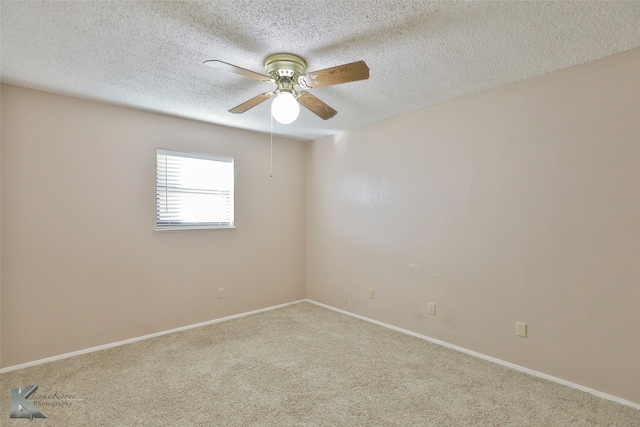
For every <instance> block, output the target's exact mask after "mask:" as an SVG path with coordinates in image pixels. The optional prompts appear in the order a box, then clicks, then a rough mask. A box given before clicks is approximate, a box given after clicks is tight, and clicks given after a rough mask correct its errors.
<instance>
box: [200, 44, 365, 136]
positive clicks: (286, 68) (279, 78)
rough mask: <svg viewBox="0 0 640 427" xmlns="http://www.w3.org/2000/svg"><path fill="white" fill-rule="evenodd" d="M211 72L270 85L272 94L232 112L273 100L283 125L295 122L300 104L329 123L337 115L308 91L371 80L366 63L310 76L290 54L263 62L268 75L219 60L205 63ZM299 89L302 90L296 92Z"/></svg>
mask: <svg viewBox="0 0 640 427" xmlns="http://www.w3.org/2000/svg"><path fill="white" fill-rule="evenodd" d="M204 64H205V65H208V66H209V67H212V68H218V69H221V70H226V71H230V72H232V73H236V74H240V75H241V76H245V77H249V78H252V79H256V80H260V81H263V82H269V83H271V84H273V85H275V86H277V88H276V89H275V90H274V91H272V92H264V93H261V94H260V95H258V96H255V97H253V98H251V99H250V100H248V101H245V102H243V103H242V104H240V105H238V106H236V107H233V108H232V109H230V110H229V112H231V113H235V114H240V113H244V112H245V111H247V110H249V109H251V108H253V107H255V106H256V105H259V104H261V103H263V102H264V101H266V100H267V99H269V98H274V100H273V103H272V105H271V114H272V115H273V118H274V119H276V120H277V121H279V122H280V123H283V124H288V123H291V122H293V121H294V120H295V119H296V118H297V117H298V114H299V112H300V107H299V105H298V104H302V106H303V107H305V108H307V109H308V110H310V111H311V112H312V113H314V114H316V115H317V116H319V117H320V118H322V119H324V120H327V119H330V118H331V117H333V116H335V115H336V114H337V111H336V110H334V109H333V108H331V107H330V106H328V105H327V104H325V103H324V102H322V101H321V100H320V99H318V98H317V97H315V96H314V95H311V94H310V93H309V92H307V91H306V89H315V88H318V87H323V86H331V85H336V84H340V83H348V82H354V81H357V80H366V79H368V78H369V67H368V66H367V64H366V63H365V62H364V61H356V62H351V63H349V64H343V65H338V66H336V67H331V68H325V69H323V70H319V71H312V72H307V63H306V62H305V61H304V59H302V58H300V57H299V56H297V55H292V54H290V53H276V54H274V55H270V56H268V57H267V59H266V60H265V61H264V69H265V71H266V75H265V74H260V73H256V72H254V71H251V70H246V69H244V68H240V67H238V66H235V65H232V64H228V63H226V62H223V61H219V60H217V59H211V60H207V61H204ZM296 86H299V87H300V88H302V89H301V90H298V89H296Z"/></svg>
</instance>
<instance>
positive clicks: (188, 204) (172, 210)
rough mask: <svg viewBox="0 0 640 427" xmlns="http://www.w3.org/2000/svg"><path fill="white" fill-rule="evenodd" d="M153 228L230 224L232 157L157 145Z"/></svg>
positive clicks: (232, 226)
mask: <svg viewBox="0 0 640 427" xmlns="http://www.w3.org/2000/svg"><path fill="white" fill-rule="evenodd" d="M156 170H157V181H156V196H157V197H156V200H157V206H156V229H157V230H185V229H198V228H234V225H233V158H232V157H223V156H214V155H209V154H196V153H181V152H177V151H169V150H163V149H160V148H158V149H157V167H156Z"/></svg>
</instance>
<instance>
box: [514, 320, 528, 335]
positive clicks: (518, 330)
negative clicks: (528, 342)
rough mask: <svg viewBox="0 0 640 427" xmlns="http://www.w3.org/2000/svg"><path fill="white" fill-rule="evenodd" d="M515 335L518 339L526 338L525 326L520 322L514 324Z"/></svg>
mask: <svg viewBox="0 0 640 427" xmlns="http://www.w3.org/2000/svg"><path fill="white" fill-rule="evenodd" d="M516 335H517V336H519V337H523V338H526V337H527V324H526V323H522V322H516Z"/></svg>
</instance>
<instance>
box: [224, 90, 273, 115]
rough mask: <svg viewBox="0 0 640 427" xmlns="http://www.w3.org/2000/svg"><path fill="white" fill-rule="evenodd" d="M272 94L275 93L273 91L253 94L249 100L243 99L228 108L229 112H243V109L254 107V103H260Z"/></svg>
mask: <svg viewBox="0 0 640 427" xmlns="http://www.w3.org/2000/svg"><path fill="white" fill-rule="evenodd" d="M273 95H275V93H273V92H265V93H261V94H260V95H258V96H254V97H253V98H251V99H250V100H248V101H245V102H243V103H242V104H240V105H238V106H236V107H233V108H232V109H231V110H229V112H230V113H234V114H240V113H244V112H245V111H247V110H249V109H251V108H253V107H255V106H256V105H258V104H262V103H263V102H264V101H266V100H267V99H269V98H271V97H272V96H273Z"/></svg>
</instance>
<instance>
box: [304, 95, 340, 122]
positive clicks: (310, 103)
mask: <svg viewBox="0 0 640 427" xmlns="http://www.w3.org/2000/svg"><path fill="white" fill-rule="evenodd" d="M298 102H299V103H300V104H301V105H302V106H303V107H305V108H307V109H308V110H309V111H311V112H312V113H314V114H316V115H317V116H318V117H320V118H321V119H323V120H327V119H330V118H331V117H333V116H335V115H336V114H338V112H337V111H336V110H334V109H333V108H331V107H329V106H328V105H327V104H325V103H324V102H322V101H320V100H319V99H318V98H316V97H315V96H313V95H311V94H310V93H309V92H299V93H298Z"/></svg>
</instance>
